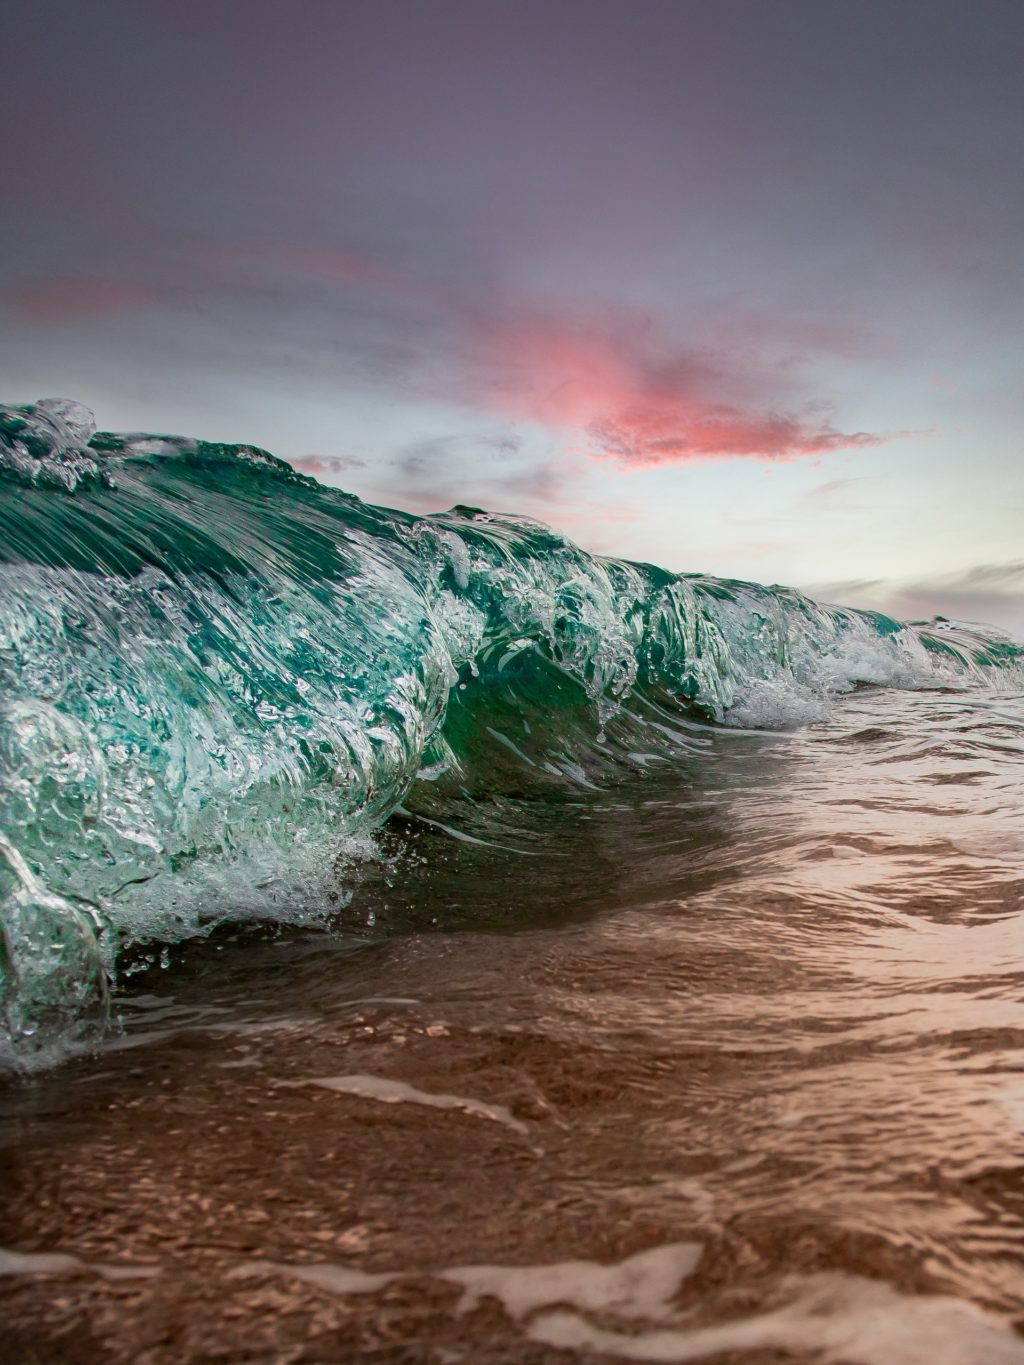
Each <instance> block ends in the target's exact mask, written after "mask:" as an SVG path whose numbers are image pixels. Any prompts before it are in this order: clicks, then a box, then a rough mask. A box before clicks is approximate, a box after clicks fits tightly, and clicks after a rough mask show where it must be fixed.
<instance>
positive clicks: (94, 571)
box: [0, 399, 1024, 1040]
mask: <svg viewBox="0 0 1024 1365" xmlns="http://www.w3.org/2000/svg"><path fill="white" fill-rule="evenodd" d="M1022 660H1024V650H1021V649H1020V648H1019V647H1017V646H1015V645H1013V644H1012V643H1011V642H1010V641H1009V640H1007V639H1004V638H1002V637H1000V636H998V635H995V634H985V633H983V632H981V631H979V630H977V629H973V628H968V627H960V626H955V625H952V624H950V623H946V622H934V623H930V624H926V625H913V626H911V625H905V624H901V623H899V622H896V621H893V620H891V619H890V618H888V617H885V616H882V615H879V614H877V613H871V612H864V611H853V610H850V609H846V608H841V607H829V606H823V605H821V604H819V603H817V602H814V601H812V600H811V599H809V598H807V597H805V596H803V595H801V594H800V593H797V592H794V591H791V590H789V589H785V588H778V587H772V588H767V587H762V586H759V585H757V584H751V583H741V582H735V581H731V580H721V579H713V578H708V577H704V576H701V575H676V574H670V573H667V572H665V571H663V570H661V569H658V568H655V567H653V566H650V565H644V564H634V563H630V562H628V561H623V560H615V559H609V558H604V557H600V556H594V555H589V554H587V553H586V552H585V551H583V550H581V549H580V548H579V547H577V546H575V545H573V544H572V543H571V542H570V541H567V540H566V539H564V538H563V537H561V536H559V535H558V534H556V533H555V532H553V531H552V530H550V529H549V528H548V527H546V526H543V525H541V524H540V523H538V522H534V521H530V520H527V519H525V518H516V517H510V516H499V515H493V514H489V513H486V512H482V511H480V510H479V509H474V508H467V507H456V508H453V509H452V510H451V511H449V512H446V513H443V514H439V515H436V516H428V517H415V516H412V515H410V514H407V513H403V512H399V511H393V510H388V509H385V508H379V507H373V506H370V505H367V504H364V503H362V502H360V501H359V499H357V498H355V497H353V496H351V495H349V494H345V493H341V492H339V491H337V490H334V489H329V488H324V487H321V486H320V485H319V484H317V483H316V482H315V481H314V480H313V479H311V478H308V477H307V476H304V475H300V474H297V473H296V472H295V471H293V470H292V469H291V468H290V467H289V466H288V465H287V464H286V463H285V462H283V461H281V460H277V459H275V458H274V457H273V456H271V455H269V454H267V453H266V452H264V451H260V450H258V449H256V448H255V447H251V446H230V445H222V444H217V443H211V442H204V441H198V440H189V439H185V438H181V437H173V436H159V435H149V434H133V435H126V436H125V435H117V434H113V433H104V432H96V431H95V427H94V423H93V421H92V416H91V414H90V413H88V411H87V410H86V409H84V408H82V406H81V405H80V404H76V403H73V402H70V401H67V400H56V399H47V400H40V402H38V403H35V404H31V405H27V406H24V407H20V408H0V697H2V701H0V900H2V919H3V956H2V965H0V974H2V984H0V992H2V1000H3V1006H4V1010H5V1013H6V1025H7V1032H8V1035H9V1037H10V1038H11V1039H14V1040H18V1039H21V1040H26V1039H32V1040H37V1039H40V1038H53V1037H54V1036H56V1037H70V1036H72V1035H74V1034H75V1033H76V1032H80V1031H81V1030H82V1029H83V1028H86V1029H87V1028H89V1027H92V1026H93V1024H94V1021H95V1019H96V1018H97V1017H99V1018H102V1017H103V1015H104V1010H105V991H106V981H107V978H108V977H110V976H111V975H113V974H115V973H116V970H117V963H118V958H119V955H120V954H121V953H122V951H123V949H124V948H125V946H126V945H129V944H132V943H138V942H141V941H147V940H158V941H159V940H163V941H168V942H172V941H176V940H178V939H181V938H184V937H187V936H189V935H193V934H196V933H201V932H205V931H206V929H208V927H209V926H210V925H211V924H212V923H214V922H216V921H217V920H219V919H223V918H226V917H229V916H233V915H234V916H240V917H246V918H252V917H261V916H269V917H272V918H275V919H279V920H295V919H299V920H302V919H308V918H309V916H311V915H312V916H320V917H324V916H329V915H330V914H331V913H332V911H333V909H334V908H335V907H336V906H337V904H338V902H339V899H343V898H344V895H345V884H344V883H345V879H344V876H343V875H341V876H340V877H339V875H338V873H337V871H336V868H335V863H336V859H337V857H338V855H339V854H340V853H341V852H342V850H343V849H344V846H345V841H346V840H349V839H352V838H355V837H358V836H360V835H361V834H363V833H365V831H367V830H371V829H373V828H374V827H375V826H377V825H378V824H380V823H381V822H382V821H383V820H384V819H386V818H387V817H388V816H389V815H390V814H391V813H392V812H393V811H395V810H396V809H397V808H398V807H399V806H400V805H401V804H402V802H403V801H404V800H405V799H406V797H407V795H408V793H409V791H410V788H411V787H412V786H413V785H414V783H416V782H417V779H418V778H420V779H421V782H422V781H434V782H437V781H439V780H444V781H448V782H449V783H453V782H454V783H456V784H458V783H463V784H466V783H475V784H476V788H477V789H478V790H479V789H481V788H482V789H483V790H486V784H487V782H488V780H489V770H488V763H487V760H485V758H484V750H485V748H486V747H487V745H488V744H490V747H491V749H493V743H491V741H492V740H493V739H495V738H496V739H497V740H498V741H499V744H500V745H501V746H502V747H501V753H502V761H507V762H509V763H514V764H516V765H518V768H519V770H520V771H521V772H522V773H523V774H524V775H525V776H526V777H527V778H528V779H529V780H537V781H541V780H543V781H544V782H546V783H548V784H549V786H550V784H554V785H555V786H556V787H557V786H558V785H561V786H563V787H564V786H568V787H572V786H573V785H574V784H575V785H595V783H598V782H599V781H600V780H604V779H605V778H607V776H608V775H609V774H610V773H613V772H614V770H615V767H616V765H617V764H622V763H627V762H629V761H630V759H629V754H630V753H634V752H635V750H636V748H637V744H636V739H637V735H638V734H641V733H642V735H643V739H644V744H643V746H642V747H644V748H645V749H647V750H651V749H652V748H655V749H657V748H660V749H662V750H664V751H665V752H666V754H668V755H669V756H671V749H672V746H673V744H676V745H678V743H680V742H681V741H680V735H681V734H682V733H683V732H684V730H685V726H686V724H687V723H692V721H693V720H694V719H697V720H699V721H701V722H712V723H724V724H727V725H741V726H769V727H771V726H786V725H791V724H794V723H803V722H806V721H811V720H814V719H816V718H819V717H820V716H822V715H823V714H824V711H825V709H826V708H827V704H828V698H829V696H830V695H832V694H834V693H837V692H841V691H844V690H848V689H849V688H850V687H851V686H853V685H855V684H856V683H858V682H867V683H873V684H876V685H883V686H896V687H915V686H934V685H936V684H941V685H946V686H957V687H966V686H973V685H978V684H984V682H985V680H986V679H989V678H991V679H993V680H998V681H1000V682H1001V683H1002V684H1003V685H1005V684H1006V681H1007V678H1008V675H1010V674H1012V676H1013V677H1014V678H1015V679H1016V678H1019V677H1021V676H1022V675H1024V663H1022ZM510 717H513V718H514V719H515V733H516V737H515V739H512V738H511V737H510V736H509V734H508V733H507V731H508V728H509V718H510ZM687 717H689V722H688V721H687Z"/></svg>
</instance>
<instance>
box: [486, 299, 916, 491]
mask: <svg viewBox="0 0 1024 1365" xmlns="http://www.w3.org/2000/svg"><path fill="white" fill-rule="evenodd" d="M478 340H479V345H478V348H477V350H478V372H479V374H480V379H481V389H482V396H483V397H484V399H485V400H486V401H488V402H489V403H491V404H492V405H494V406H497V407H500V408H502V409H504V410H505V411H507V412H510V413H513V414H515V415H518V416H519V417H525V418H529V419H530V420H533V421H536V422H543V423H547V424H549V425H557V426H561V427H566V428H576V429H578V430H580V431H581V432H583V433H584V434H585V435H586V437H587V438H588V439H589V441H590V451H589V453H590V454H592V455H596V456H599V457H604V458H608V459H614V460H616V461H617V462H618V463H619V464H620V465H623V466H627V467H628V466H633V467H636V466H650V465H659V464H668V463H677V462H686V461H697V460H717V459H760V460H793V459H799V458H801V457H805V456H820V455H826V454H830V453H831V452H833V451H837V450H850V449H858V448H863V447H865V446H876V445H880V444H882V442H883V441H886V440H889V439H892V436H891V434H890V435H879V434H876V433H873V432H868V431H845V430H842V429H840V428H839V427H838V426H837V425H836V424H835V423H834V421H833V420H832V419H831V416H830V415H829V414H828V405H827V403H823V402H822V401H821V400H815V401H811V400H810V399H808V398H802V399H801V397H800V396H799V394H798V393H794V394H792V396H791V401H790V402H789V403H787V405H786V406H785V407H780V406H779V405H778V402H777V397H776V401H773V395H776V396H777V395H778V394H779V393H781V394H782V395H783V396H789V391H790V390H792V389H793V388H794V383H795V381H794V379H793V377H792V375H791V374H788V373H785V372H784V370H783V368H782V367H778V366H775V367H773V366H769V365H765V364H759V363H758V362H757V360H756V358H752V357H751V354H750V352H749V349H748V350H746V351H744V352H733V353H731V354H730V353H718V352H713V351H710V350H702V349H700V348H699V347H693V348H691V349H689V350H683V349H679V348H673V347H671V346H669V345H667V344H666V343H665V342H664V341H663V340H661V339H660V338H659V337H658V336H657V335H656V334H655V332H654V329H653V327H652V326H651V324H650V322H649V320H648V319H645V318H639V317H638V318H628V317H627V318H623V319H620V320H618V321H612V322H611V323H608V322H604V323H601V322H597V323H585V322H577V323H575V324H574V323H572V322H566V321H553V320H551V319H550V318H531V319H527V320H525V321H512V322H504V321H501V320H498V321H494V320H491V321H487V322H485V323H483V324H482V325H481V326H480V329H479V335H478Z"/></svg>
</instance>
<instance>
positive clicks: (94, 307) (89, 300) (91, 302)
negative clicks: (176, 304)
mask: <svg viewBox="0 0 1024 1365" xmlns="http://www.w3.org/2000/svg"><path fill="white" fill-rule="evenodd" d="M7 298H8V300H9V302H10V304H11V307H12V309H13V311H14V313H15V315H16V316H17V317H20V318H23V319H24V320H25V321H27V322H42V323H51V322H55V323H61V322H80V321H83V320H88V319H90V318H95V317H102V316H105V315H107V314H110V313H120V312H124V311H126V310H131V309H135V308H148V307H150V306H151V305H153V304H156V303H159V302H160V299H161V296H160V294H159V293H157V291H156V290H153V289H148V288H145V287H144V286H142V285H138V284H132V283H130V282H128V281H127V280H95V279H85V278H82V277H76V276H68V277H67V278H64V279H55V280H45V281H41V282H40V283H39V284H30V285H19V286H16V287H14V288H12V289H10V290H8V291H7Z"/></svg>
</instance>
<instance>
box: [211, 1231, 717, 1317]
mask: <svg viewBox="0 0 1024 1365" xmlns="http://www.w3.org/2000/svg"><path fill="white" fill-rule="evenodd" d="M702 1250H703V1248H702V1246H701V1244H700V1243H699V1242H676V1243H672V1244H669V1245H667V1246H660V1247H654V1248H652V1250H650V1251H641V1252H638V1253H637V1255H635V1256H628V1257H627V1258H626V1259H625V1260H624V1261H619V1262H617V1263H616V1264H614V1265H602V1264H600V1263H599V1262H597V1261H558V1262H555V1263H554V1264H551V1265H526V1266H515V1265H467V1266H453V1267H452V1268H451V1269H448V1270H435V1271H422V1272H417V1271H401V1270H397V1271H391V1272H384V1273H382V1274H370V1273H367V1272H366V1271H363V1270H355V1269H351V1268H350V1267H348V1266H342V1265H337V1264H335V1263H333V1262H330V1261H317V1262H315V1263H313V1264H310V1265H287V1264H284V1263H282V1262H280V1261H246V1262H245V1263H244V1264H242V1265H240V1266H238V1267H237V1268H236V1269H235V1270H232V1271H231V1272H229V1276H228V1278H229V1279H248V1278H251V1277H252V1276H258V1275H267V1274H276V1275H287V1276H290V1277H292V1278H294V1279H298V1280H303V1281H305V1283H307V1284H312V1285H316V1287H317V1288H318V1289H326V1290H327V1291H328V1292H329V1293H331V1294H342V1295H344V1294H372V1293H375V1292H376V1291H377V1290H378V1289H383V1288H385V1287H386V1286H387V1285H389V1284H393V1283H394V1282H395V1281H397V1280H407V1279H419V1278H429V1279H434V1280H447V1281H448V1282H449V1283H451V1284H457V1285H460V1286H461V1287H462V1291H463V1292H462V1295H461V1297H460V1299H459V1302H458V1304H457V1306H456V1312H457V1313H470V1312H472V1311H473V1309H474V1308H476V1307H477V1306H478V1305H479V1304H480V1302H481V1301H482V1300H483V1299H485V1298H492V1299H496V1300H497V1301H498V1302H499V1303H500V1304H501V1305H502V1307H503V1308H504V1309H505V1311H506V1313H508V1315H509V1317H511V1318H515V1319H516V1320H520V1319H523V1318H526V1317H528V1316H529V1315H530V1314H531V1313H535V1312H536V1311H537V1310H538V1309H540V1308H551V1307H553V1306H554V1305H555V1304H572V1305H573V1306H574V1307H575V1308H578V1309H579V1310H580V1311H582V1312H596V1311H599V1310H600V1311H606V1312H613V1313H615V1314H616V1315H617V1316H618V1317H620V1318H647V1319H650V1318H655V1319H657V1318H660V1317H663V1316H664V1315H665V1313H666V1312H667V1311H668V1310H669V1307H670V1305H671V1301H672V1299H673V1298H674V1296H675V1295H676V1293H677V1292H678V1290H679V1286H680V1285H681V1284H682V1282H683V1280H684V1279H686V1277H687V1276H688V1275H691V1274H692V1273H693V1271H694V1270H695V1269H696V1267H697V1263H698V1262H699V1260H700V1257H701V1252H702ZM580 1322H581V1323H582V1322H583V1320H582V1319H580ZM584 1326H586V1324H584Z"/></svg>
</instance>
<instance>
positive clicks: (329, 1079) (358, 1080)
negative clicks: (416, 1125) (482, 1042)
mask: <svg viewBox="0 0 1024 1365" xmlns="http://www.w3.org/2000/svg"><path fill="white" fill-rule="evenodd" d="M278 1084H279V1085H281V1086H285V1087H288V1088H293V1087H297V1086H302V1085H318V1086H320V1087H321V1089H323V1090H334V1091H337V1092H338V1093H339V1094H342V1095H356V1096H358V1097H359V1098H360V1099H364V1100H378V1101H379V1102H380V1103H382V1104H424V1105H428V1106H429V1107H430V1108H431V1109H460V1110H462V1112H463V1113H464V1114H472V1115H473V1116H474V1117H475V1118H481V1119H490V1120H491V1121H492V1122H494V1123H503V1124H505V1125H506V1127H508V1128H514V1129H515V1131H516V1132H517V1133H526V1132H528V1131H529V1130H528V1129H527V1127H526V1124H525V1123H520V1121H519V1119H517V1118H514V1117H513V1116H512V1114H511V1112H510V1111H509V1110H508V1109H506V1107H505V1106H504V1105H503V1104H485V1103H484V1101H483V1100H474V1099H468V1098H467V1097H466V1096H464V1095H445V1094H435V1093H434V1092H432V1091H429V1090H417V1089H416V1087H415V1086H413V1085H408V1084H406V1082H405V1081H392V1080H388V1079H387V1078H386V1077H384V1076H365V1075H358V1076H311V1077H310V1078H309V1079H308V1080H305V1081H279V1082H278Z"/></svg>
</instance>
